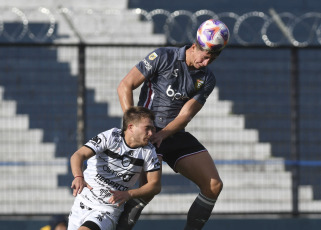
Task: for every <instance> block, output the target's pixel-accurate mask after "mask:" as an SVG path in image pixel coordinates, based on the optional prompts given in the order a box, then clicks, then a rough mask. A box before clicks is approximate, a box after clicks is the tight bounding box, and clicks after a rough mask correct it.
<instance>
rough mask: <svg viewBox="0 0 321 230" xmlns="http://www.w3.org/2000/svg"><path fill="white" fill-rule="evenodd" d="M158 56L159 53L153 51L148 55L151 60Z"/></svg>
mask: <svg viewBox="0 0 321 230" xmlns="http://www.w3.org/2000/svg"><path fill="white" fill-rule="evenodd" d="M157 57H158V55H157V54H156V53H155V52H153V53H152V54H150V55H149V56H148V59H149V60H151V61H153V60H154V59H155V58H157Z"/></svg>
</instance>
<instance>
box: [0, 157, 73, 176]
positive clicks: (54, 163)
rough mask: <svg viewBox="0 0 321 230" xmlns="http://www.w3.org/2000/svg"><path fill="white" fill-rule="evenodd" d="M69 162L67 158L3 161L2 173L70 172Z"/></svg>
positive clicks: (28, 174)
mask: <svg viewBox="0 0 321 230" xmlns="http://www.w3.org/2000/svg"><path fill="white" fill-rule="evenodd" d="M68 167H69V162H68V159H67V158H54V159H51V160H42V161H31V162H28V161H18V162H17V161H1V162H0V174H3V175H10V174H12V175H20V176H21V175H23V176H24V177H25V176H30V177H32V176H33V175H38V174H41V175H57V174H66V173H68Z"/></svg>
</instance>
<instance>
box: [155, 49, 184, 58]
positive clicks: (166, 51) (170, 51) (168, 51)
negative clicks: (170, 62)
mask: <svg viewBox="0 0 321 230" xmlns="http://www.w3.org/2000/svg"><path fill="white" fill-rule="evenodd" d="M178 51H179V48H178V47H170V46H168V47H160V48H158V49H156V50H154V53H155V54H157V55H159V56H161V57H162V56H170V55H175V54H178Z"/></svg>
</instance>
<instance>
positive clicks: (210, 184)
mask: <svg viewBox="0 0 321 230" xmlns="http://www.w3.org/2000/svg"><path fill="white" fill-rule="evenodd" d="M176 170H177V171H178V172H179V173H180V174H182V175H183V176H184V177H186V178H188V179H189V180H191V181H193V182H194V183H195V184H196V185H198V187H199V188H200V193H199V195H198V196H197V197H196V199H195V201H194V202H193V204H192V206H191V208H190V210H189V212H188V215H187V223H186V226H185V230H192V229H193V230H198V229H202V227H203V226H204V224H205V223H206V221H207V220H208V219H209V217H210V215H211V213H212V210H213V208H214V205H215V202H216V199H217V198H218V196H219V194H220V192H221V190H222V188H223V182H222V180H221V179H220V177H219V174H218V171H217V169H216V167H215V164H214V161H213V159H212V158H211V156H210V155H209V153H208V152H207V151H204V152H201V153H198V154H195V155H191V156H188V157H184V158H182V159H180V160H179V161H178V162H177V163H176Z"/></svg>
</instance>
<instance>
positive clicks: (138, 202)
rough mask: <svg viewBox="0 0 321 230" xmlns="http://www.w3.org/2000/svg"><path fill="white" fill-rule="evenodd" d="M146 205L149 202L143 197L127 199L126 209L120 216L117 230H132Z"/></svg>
mask: <svg viewBox="0 0 321 230" xmlns="http://www.w3.org/2000/svg"><path fill="white" fill-rule="evenodd" d="M146 205H147V203H146V202H145V201H143V200H142V199H132V200H129V201H127V202H126V204H125V206H124V211H123V212H122V214H121V215H120V217H119V220H118V224H117V226H116V230H131V229H132V228H133V227H134V226H135V224H136V222H137V220H138V218H139V216H140V214H141V212H142V211H143V209H144V207H145V206H146Z"/></svg>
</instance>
